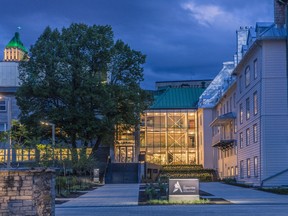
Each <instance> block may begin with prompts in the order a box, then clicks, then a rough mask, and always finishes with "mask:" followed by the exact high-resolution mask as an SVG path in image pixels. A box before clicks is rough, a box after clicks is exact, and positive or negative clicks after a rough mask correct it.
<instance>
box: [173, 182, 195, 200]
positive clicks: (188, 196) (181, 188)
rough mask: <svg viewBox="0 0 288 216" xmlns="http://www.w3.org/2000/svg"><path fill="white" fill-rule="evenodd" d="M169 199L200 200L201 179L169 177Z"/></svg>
mask: <svg viewBox="0 0 288 216" xmlns="http://www.w3.org/2000/svg"><path fill="white" fill-rule="evenodd" d="M169 200H171V201H193V200H199V179H169Z"/></svg>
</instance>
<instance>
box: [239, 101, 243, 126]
mask: <svg viewBox="0 0 288 216" xmlns="http://www.w3.org/2000/svg"><path fill="white" fill-rule="evenodd" d="M242 123H243V106H242V103H241V104H240V124H242Z"/></svg>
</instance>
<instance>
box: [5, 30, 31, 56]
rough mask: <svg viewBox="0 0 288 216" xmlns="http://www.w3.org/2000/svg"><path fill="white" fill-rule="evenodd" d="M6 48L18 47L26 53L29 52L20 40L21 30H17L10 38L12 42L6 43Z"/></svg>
mask: <svg viewBox="0 0 288 216" xmlns="http://www.w3.org/2000/svg"><path fill="white" fill-rule="evenodd" d="M5 48H18V49H20V50H22V51H24V52H25V53H27V52H28V51H27V49H26V48H25V47H24V45H23V43H22V41H21V40H20V34H19V32H15V35H14V37H13V38H12V39H11V40H10V42H9V43H8V44H7V45H6V47H5Z"/></svg>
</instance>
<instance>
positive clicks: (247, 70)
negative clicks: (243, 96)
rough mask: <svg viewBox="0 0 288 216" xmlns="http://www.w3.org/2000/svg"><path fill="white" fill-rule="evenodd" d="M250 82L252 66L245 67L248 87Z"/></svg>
mask: <svg viewBox="0 0 288 216" xmlns="http://www.w3.org/2000/svg"><path fill="white" fill-rule="evenodd" d="M249 84H250V67H249V66H248V67H246V69H245V86H246V87H247V86H248V85H249Z"/></svg>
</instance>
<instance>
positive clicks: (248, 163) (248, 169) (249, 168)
mask: <svg viewBox="0 0 288 216" xmlns="http://www.w3.org/2000/svg"><path fill="white" fill-rule="evenodd" d="M250 176H251V167H250V158H248V159H247V177H248V178H250Z"/></svg>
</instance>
